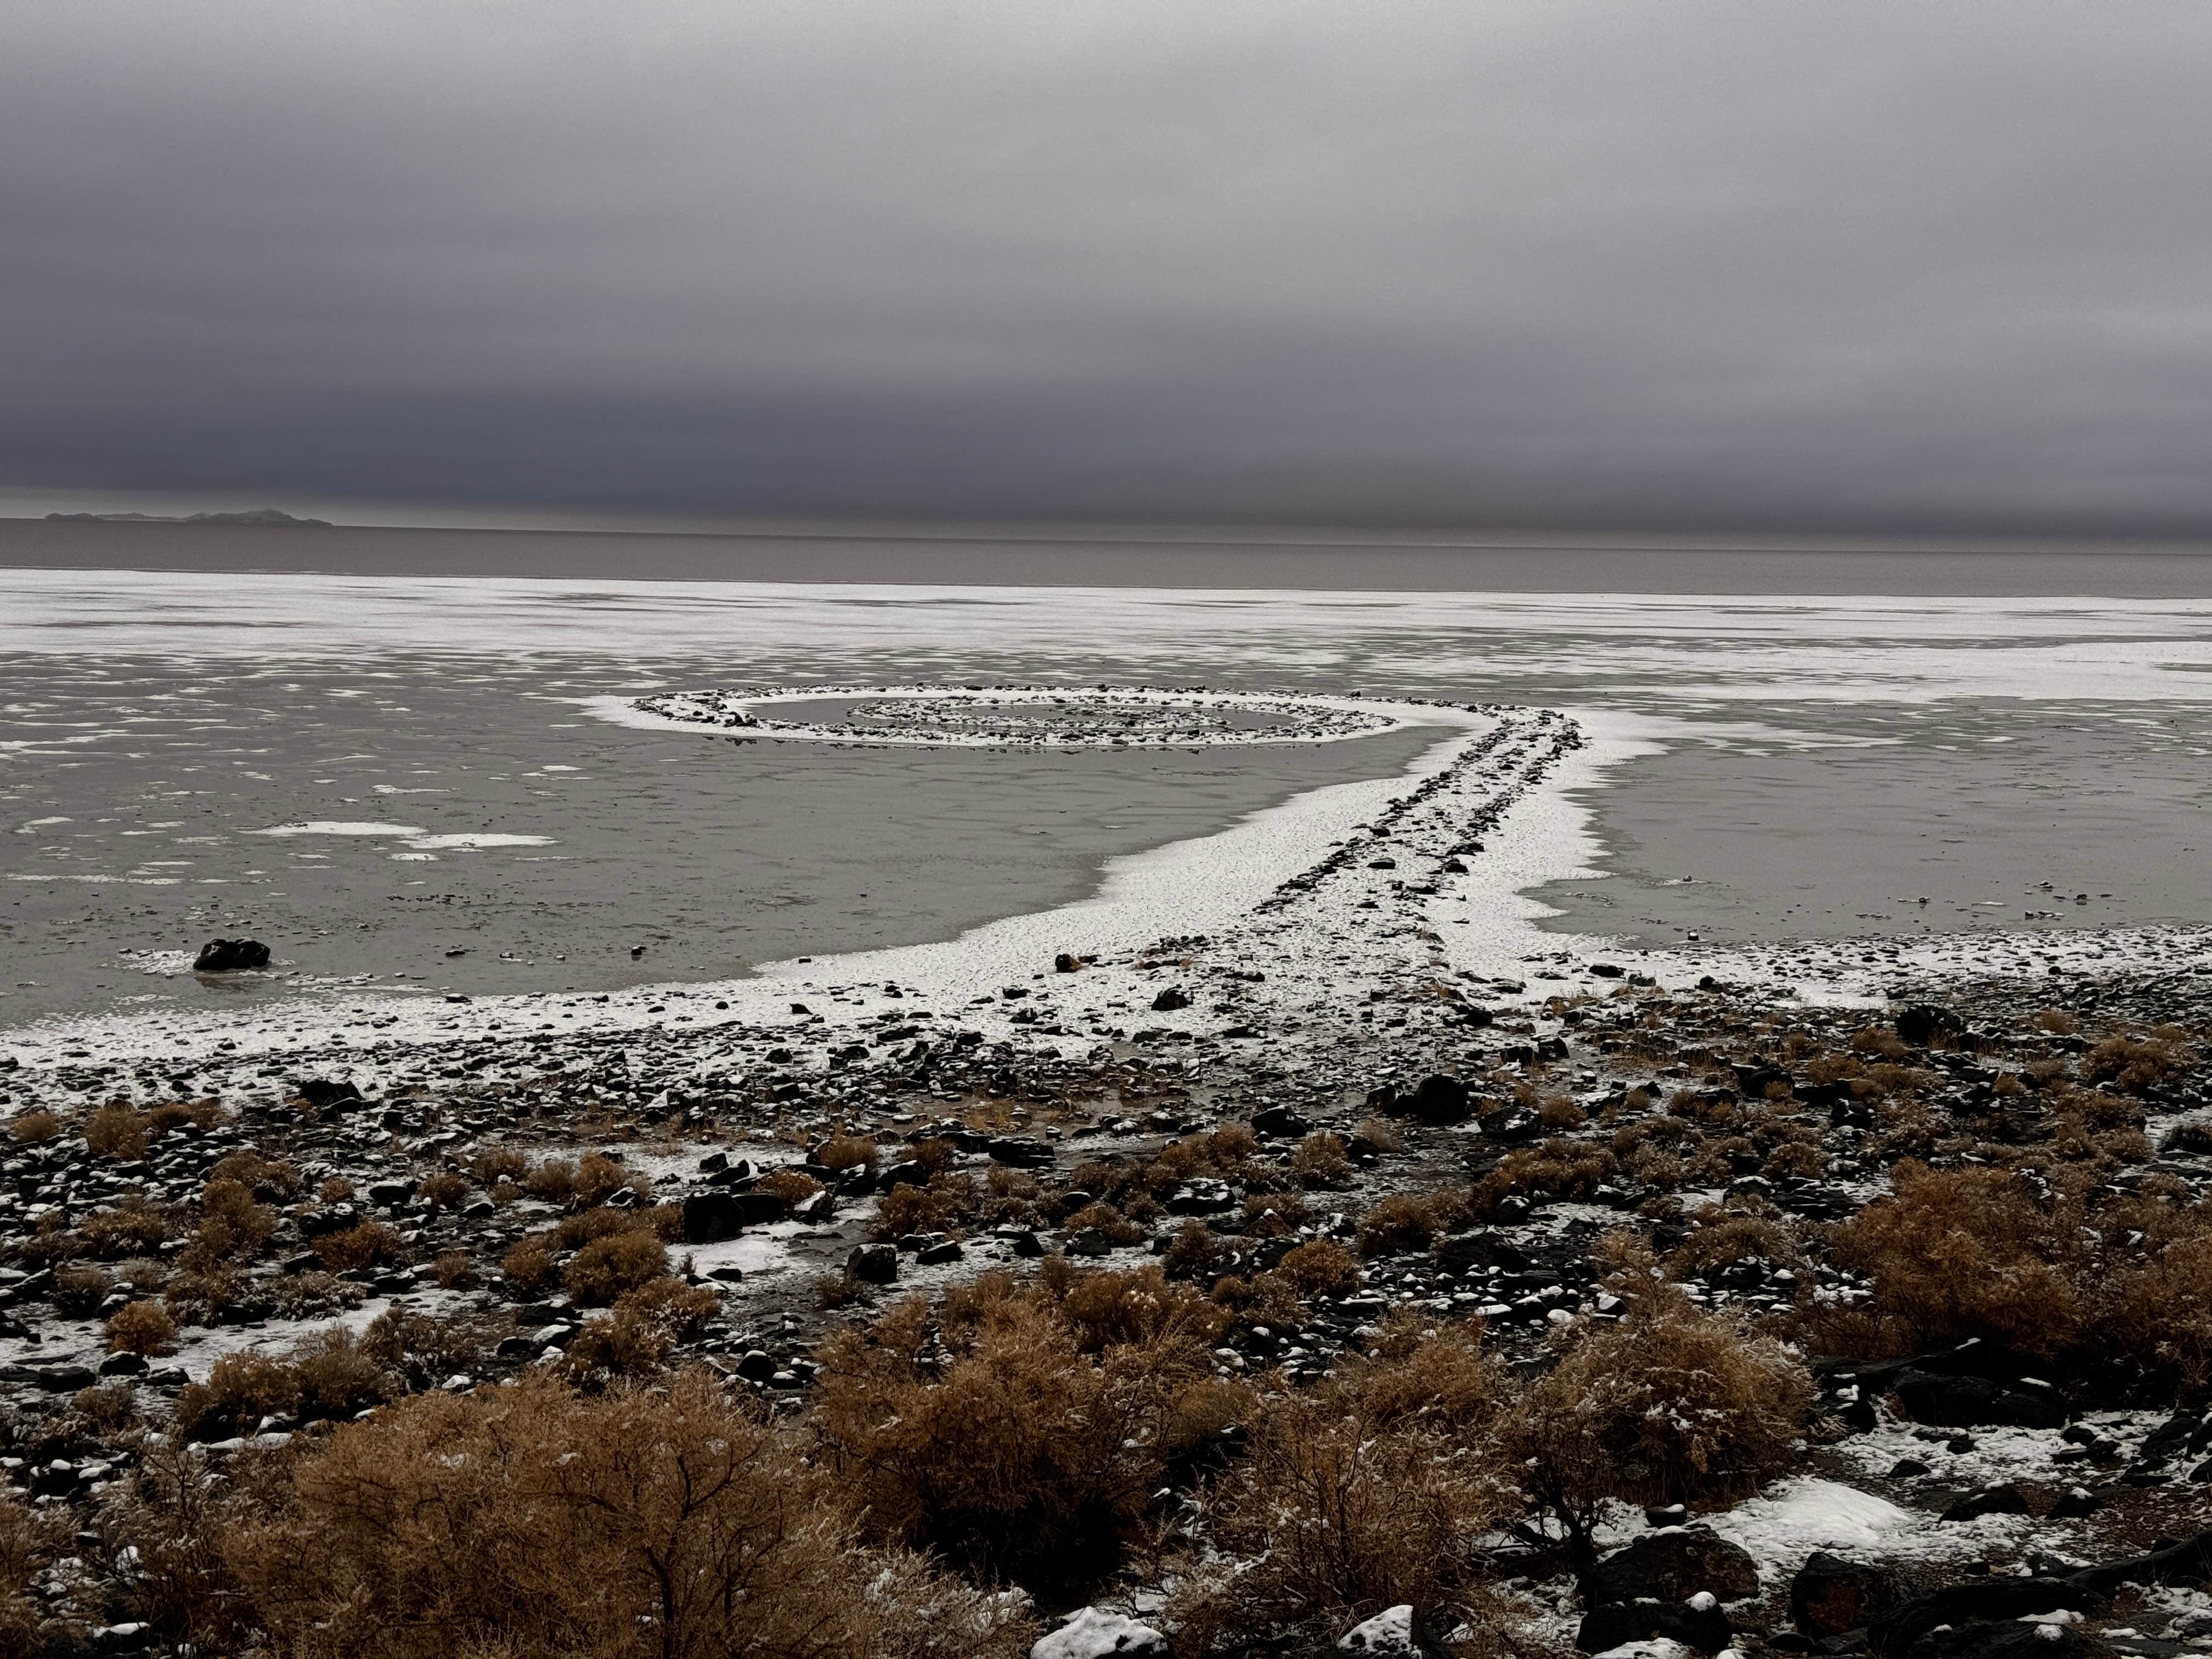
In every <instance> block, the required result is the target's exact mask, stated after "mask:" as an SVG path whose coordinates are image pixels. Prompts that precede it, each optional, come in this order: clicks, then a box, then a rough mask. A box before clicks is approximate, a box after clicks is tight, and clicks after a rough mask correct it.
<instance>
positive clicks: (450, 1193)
mask: <svg viewBox="0 0 2212 1659" xmlns="http://www.w3.org/2000/svg"><path fill="white" fill-rule="evenodd" d="M416 1193H417V1194H418V1195H419V1196H421V1197H422V1198H425V1199H427V1200H429V1201H430V1202H431V1203H433V1204H435V1205H436V1206H438V1207H439V1208H440V1209H441V1210H450V1209H453V1208H454V1207H455V1206H458V1205H459V1203H460V1202H461V1200H463V1199H465V1198H466V1197H467V1196H468V1195H469V1182H468V1177H467V1176H464V1175H462V1174H461V1173H460V1172H459V1170H439V1171H438V1173H437V1174H435V1175H434V1176H430V1177H429V1178H428V1180H427V1181H425V1182H423V1183H422V1186H420V1187H419V1188H416Z"/></svg>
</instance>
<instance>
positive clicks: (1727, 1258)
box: [1667, 1200, 1804, 1279]
mask: <svg viewBox="0 0 2212 1659" xmlns="http://www.w3.org/2000/svg"><path fill="white" fill-rule="evenodd" d="M1690 1222H1691V1229H1692V1230H1691V1233H1690V1236H1689V1237H1687V1238H1686V1239H1684V1240H1683V1241H1682V1243H1681V1245H1680V1248H1679V1249H1676V1250H1675V1251H1674V1254H1673V1255H1670V1256H1668V1258H1667V1271H1668V1273H1671V1274H1673V1275H1674V1277H1675V1278H1677V1279H1693V1278H1695V1277H1696V1276H1697V1275H1698V1274H1699V1273H1707V1272H1710V1271H1711V1269H1713V1268H1715V1267H1726V1266H1728V1265H1729V1263H1730V1262H1735V1261H1771V1262H1772V1263H1774V1264H1775V1265H1776V1266H1777V1267H1795V1266H1797V1265H1800V1264H1801V1263H1802V1261H1803V1260H1804V1252H1803V1251H1802V1249H1800V1248H1799V1246H1798V1243H1797V1241H1796V1237H1793V1236H1792V1234H1791V1232H1790V1226H1789V1218H1787V1217H1786V1216H1784V1215H1783V1214H1782V1213H1781V1212H1779V1211H1777V1210H1775V1209H1774V1208H1773V1207H1772V1206H1751V1205H1748V1204H1747V1203H1745V1202H1744V1201H1743V1200H1731V1201H1730V1202H1729V1203H1728V1204H1704V1205H1700V1206H1699V1207H1698V1208H1696V1209H1695V1210H1692V1212H1690Z"/></svg>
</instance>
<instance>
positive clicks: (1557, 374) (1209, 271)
mask: <svg viewBox="0 0 2212 1659" xmlns="http://www.w3.org/2000/svg"><path fill="white" fill-rule="evenodd" d="M2207 88H2212V6H2206V5H2204V4H2203V3H2200V0H2191V3H2186V4H2161V3H2144V0H2136V3H2130V4H2128V5H2125V6H2112V5H2097V4H2090V3H2079V4H2072V5H2063V6H2060V5H2046V4H2041V3H2034V0H2003V3H1978V4H1969V3H1963V0H1960V3H1942V4H1931V3H1927V0H1913V3H1905V4H1899V5H1893V6H1892V5H1880V4H1858V3H1850V0H1823V3H1820V4H1796V3H1781V0H1759V3H1747V4H1741V5H1715V4H1706V3H1697V0H1667V3H1663V4H1662V3H1649V0H1645V3H1630V0H1615V3H1610V4H1605V5H1594V6H1585V5H1580V4H1575V3H1563V0H1541V3H1530V4H1492V3H1479V0H1449V3H1444V4H1437V5H1430V4H1422V3H1411V0H1337V3H1333V4H1327V5H1309V4H1304V3H1295V0H1266V3H1259V4H1250V5H1246V4H1241V3H1233V0H1175V3H1169V4H1159V5H1154V4H1147V3H1140V0H1109V3H1100V4H1091V3H1078V0H1020V3H1005V4H968V5H953V4H940V3H929V0H892V3H884V4H866V3H842V0H805V3H799V4H792V5H784V4H771V3H760V0H713V3H704V4H698V5H690V4H678V3H665V0H638V3H628V4H614V5H611V4H607V3H605V0H592V3H588V4H568V3H562V0H528V3H515V4H488V3H466V0H462V3H456V0H431V3H424V4H421V5H401V4H375V3H368V0H361V3H349V4H343V5H331V4H330V3H328V0H308V3H238V0H204V3H197V4H155V3H144V4H137V5H130V6H123V5H111V4H106V3H102V0H66V3H17V4H15V5H12V6H9V7H7V8H5V9H4V15H0V485H33V486H48V485H52V486H60V485H74V486H83V487H90V486H110V487H141V488H149V489H207V490H216V491H222V490H234V491H237V492H240V494H241V495H242V496H244V497H251V496H252V495H253V492H254V491H256V490H267V491H282V492H283V493H285V494H286V495H288V496H291V495H300V494H302V493H306V494H313V493H314V492H327V493H330V494H333V495H349V496H388V497H394V498H425V497H429V498H450V499H454V500H464V501H516V502H527V503H555V504H574V505H578V506H586V507H626V508H655V507H665V508H669V509H675V510H686V511H699V510H718V511H730V512H739V513H824V514H832V515H837V516H845V517H851V516H858V515H884V514H895V513H918V514H936V515H957V516H989V515H1003V516H1010V517H1018V518H1025V519H1036V518H1048V517H1060V516H1066V517H1072V518H1117V517H1135V518H1142V519H1150V520H1163V519H1166V520H1206V519H1216V520H1221V519H1225V520H1239V519H1243V520H1273V521H1306V522H1322V523H1348V524H1358V523H1370V524H1383V525H1412V524H1426V525H1464V526H1498V525H1534V526H1566V527H1600V526H1610V527H1632V528H1711V529H1717V530H1719V529H1746V528H1758V529H1784V530H1790V529H1796V530H1846V531H1860V530H1892V531H1960V530H1990V531H2035V530H2049V531H2053V532H2084V531H2087V532H2119V533H2128V532H2154V533H2155V532H2179V533H2189V534H2199V533H2206V532H2212V94H2208V91H2207Z"/></svg>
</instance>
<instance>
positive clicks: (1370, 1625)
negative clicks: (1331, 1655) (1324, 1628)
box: [1336, 1601, 1421, 1653]
mask: <svg viewBox="0 0 2212 1659" xmlns="http://www.w3.org/2000/svg"><path fill="white" fill-rule="evenodd" d="M1336 1644H1337V1646H1339V1647H1340V1648H1342V1649H1344V1650H1346V1652H1349V1653H1419V1651H1420V1650H1421V1647H1420V1643H1419V1639H1418V1638H1416V1637H1415V1635H1414V1633H1413V1603H1411V1602H1410V1601H1401V1602H1400V1603H1399V1604H1398V1605H1397V1606H1396V1607H1385V1608H1383V1611H1382V1612H1380V1613H1376V1615H1375V1616H1374V1617H1373V1618H1372V1619H1369V1620H1364V1622H1362V1623H1360V1624H1357V1625H1354V1626H1352V1628H1351V1629H1350V1630H1348V1631H1346V1632H1345V1633H1344V1634H1343V1635H1342V1636H1340V1637H1339V1638H1337V1643H1336Z"/></svg>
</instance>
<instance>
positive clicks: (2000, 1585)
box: [1868, 1577, 2109, 1659]
mask: <svg viewBox="0 0 2212 1659" xmlns="http://www.w3.org/2000/svg"><path fill="white" fill-rule="evenodd" d="M2108 1599H2109V1598H2108V1597H2106V1596H2105V1595H2101V1594H2100V1593H2099V1592H2098V1591H2096V1590H2095V1589H2092V1588H2090V1587H2088V1586H2087V1585H2084V1584H2081V1583H2077V1582H2076V1580H2075V1578H2074V1577H2065V1578H1976V1579H1972V1580H1969V1581H1968V1582H1967V1583H1963V1584H1952V1585H1949V1586H1948V1587H1947V1588H1945V1589H1939V1590H1936V1591H1935V1592H1934V1593H1933V1594H1931V1595H1923V1596H1921V1597H1919V1598H1918V1599H1917V1600H1916V1601H1908V1602H1906V1603H1905V1605H1904V1606H1903V1607H1899V1609H1898V1610H1897V1611H1896V1612H1895V1613H1892V1614H1891V1615H1890V1616H1889V1617H1888V1618H1887V1619H1883V1620H1877V1621H1876V1622H1875V1624H1874V1625H1873V1626H1870V1627H1869V1631H1868V1638H1869V1643H1870V1644H1871V1645H1872V1647H1873V1648H1874V1650H1875V1652H1876V1653H1880V1654H1885V1655H1889V1656H1893V1659H1895V1656H1901V1655H1903V1654H1905V1653H1906V1652H1907V1651H1909V1650H1916V1644H1917V1643H1918V1642H1919V1641H1920V1640H1921V1638H1923V1637H1924V1636H1926V1635H1928V1634H1929V1632H1931V1631H1934V1630H1935V1629H1936V1627H1937V1626H1941V1625H1950V1626H1966V1625H1972V1624H1978V1623H1981V1622H1984V1621H1990V1622H1996V1623H2010V1624H2012V1627H2013V1628H2014V1629H2016V1630H2022V1631H2026V1632H2027V1633H2028V1634H2029V1635H2030V1636H2033V1635H2034V1634H2035V1626H2033V1625H2021V1624H2018V1623H2016V1622H2014V1621H2016V1620H2019V1619H2021V1617H2023V1616H2024V1615H2026V1614H2028V1613H2055V1612H2057V1610H2058V1609H2059V1608H2061V1607H2071V1608H2073V1609H2074V1610H2075V1611H2076V1612H2078V1613H2090V1612H2095V1611H2098V1610H2100V1608H2101V1607H2103V1606H2104V1604H2105V1603H2106V1601H2107V1600H2108Z"/></svg>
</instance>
